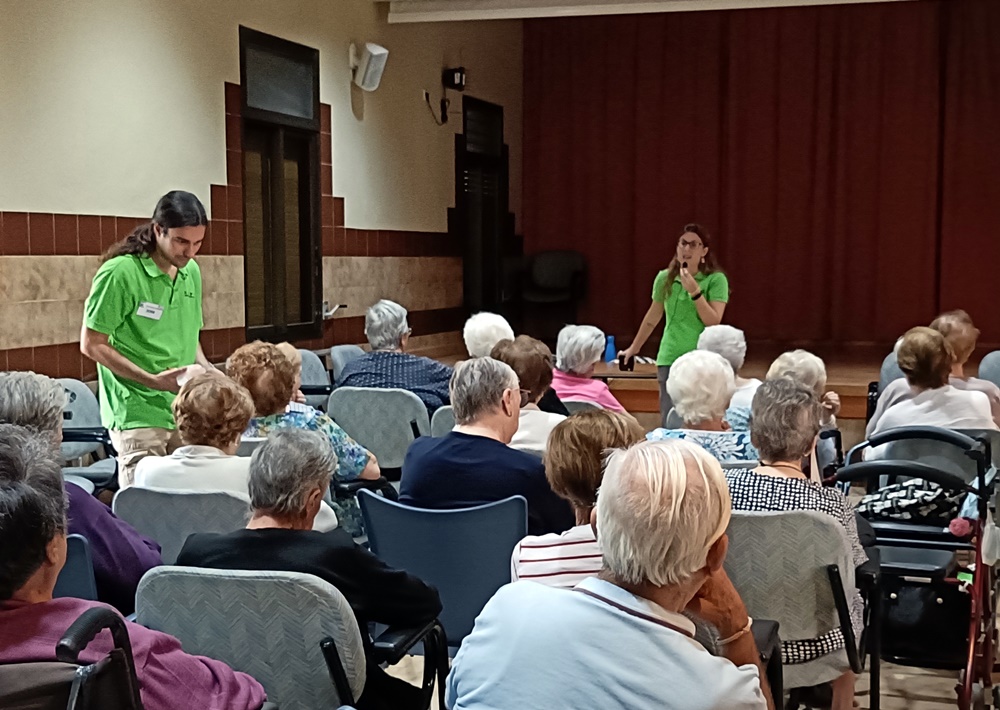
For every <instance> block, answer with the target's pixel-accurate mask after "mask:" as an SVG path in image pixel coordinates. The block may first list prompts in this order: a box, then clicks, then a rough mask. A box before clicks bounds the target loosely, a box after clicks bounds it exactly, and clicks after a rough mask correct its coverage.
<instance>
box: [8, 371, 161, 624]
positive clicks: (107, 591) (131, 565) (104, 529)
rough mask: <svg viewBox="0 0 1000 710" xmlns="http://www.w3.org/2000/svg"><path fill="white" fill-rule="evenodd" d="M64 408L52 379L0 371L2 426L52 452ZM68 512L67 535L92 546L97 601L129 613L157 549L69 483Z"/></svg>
mask: <svg viewBox="0 0 1000 710" xmlns="http://www.w3.org/2000/svg"><path fill="white" fill-rule="evenodd" d="M65 406H66V391H65V390H64V389H63V387H62V385H61V384H59V383H58V382H57V381H56V380H53V379H51V378H48V377H45V376H44V375H36V374H35V373H33V372H0V424H16V425H19V426H24V427H28V428H30V429H33V430H35V431H38V432H42V433H43V434H44V435H45V436H46V437H47V441H48V442H49V444H50V446H51V447H52V449H53V451H54V452H56V453H58V451H59V445H60V443H61V442H62V424H63V409H64V408H65ZM66 512H67V518H68V520H69V528H68V533H69V534H71V535H72V534H78V535H82V536H84V537H85V538H87V540H88V542H89V543H90V554H91V556H92V557H93V561H94V576H95V577H96V580H97V598H98V599H99V600H100V601H102V602H105V603H107V604H110V605H111V606H113V607H115V608H117V609H118V610H119V611H121V612H122V613H123V614H131V613H132V611H133V610H134V607H135V590H136V587H137V586H138V585H139V580H140V579H141V578H142V575H143V574H145V573H146V571H147V570H149V569H151V568H152V567H156V566H157V565H160V564H162V563H163V561H162V559H161V558H160V546H159V545H157V544H156V543H155V542H153V541H152V540H150V539H148V538H146V537H144V536H142V535H140V534H139V533H138V532H137V531H136V530H135V528H133V527H132V526H131V525H129V524H128V523H126V522H125V521H124V520H120V519H119V518H117V517H116V516H115V515H114V514H113V513H112V512H111V509H110V508H108V506H106V505H105V504H104V503H102V502H101V501H99V500H98V499H97V498H95V497H94V496H92V495H90V493H88V492H87V491H85V490H84V489H83V488H81V487H79V486H77V485H75V484H73V483H67V484H66ZM2 546H5V545H0V547H2Z"/></svg>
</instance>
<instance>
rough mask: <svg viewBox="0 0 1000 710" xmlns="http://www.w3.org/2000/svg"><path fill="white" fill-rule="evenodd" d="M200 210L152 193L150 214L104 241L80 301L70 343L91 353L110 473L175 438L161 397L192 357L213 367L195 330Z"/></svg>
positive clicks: (182, 196)
mask: <svg viewBox="0 0 1000 710" xmlns="http://www.w3.org/2000/svg"><path fill="white" fill-rule="evenodd" d="M207 225H208V217H207V215H206V214H205V208H204V206H203V205H202V204H201V201H200V200H199V199H198V198H197V197H195V196H194V195H192V194H191V193H190V192H182V191H180V190H175V191H174V192H170V193H167V194H166V195H164V196H163V197H161V198H160V201H159V202H158V203H157V204H156V209H155V210H154V211H153V217H152V219H151V220H150V221H149V222H146V223H145V224H143V225H142V226H140V227H137V228H136V229H135V230H134V231H133V232H132V233H131V234H129V235H128V236H127V237H126V238H125V239H123V240H121V241H120V242H118V243H116V244H114V245H112V246H111V248H109V249H108V251H107V252H105V254H104V257H103V263H102V264H101V267H100V268H99V269H98V270H97V274H96V275H95V276H94V281H93V284H92V285H91V288H90V295H89V296H88V297H87V302H86V304H85V306H84V318H83V328H82V332H81V335H80V350H81V351H82V352H83V354H84V355H86V356H87V357H89V358H91V359H92V360H94V361H95V362H96V363H97V376H98V380H99V384H100V400H101V421H102V423H103V424H104V426H105V428H107V429H108V430H109V432H110V434H111V440H112V442H113V443H114V445H115V449H117V451H118V481H119V485H120V486H121V487H122V488H124V487H126V486H128V485H131V484H132V476H133V474H134V471H135V466H136V464H138V463H139V460H140V459H142V458H143V457H145V456H165V455H167V454H168V453H170V452H171V451H172V450H173V449H175V448H177V447H178V446H180V439H179V437H178V436H177V432H176V430H175V429H176V427H175V425H174V418H173V415H172V414H171V411H170V405H171V404H172V403H173V401H174V396H175V395H176V393H177V391H178V390H179V389H180V385H181V384H183V383H182V382H180V381H179V380H178V378H180V377H182V376H184V375H186V374H191V373H190V372H189V371H188V370H187V368H188V367H189V366H191V365H194V364H196V363H197V364H198V365H201V366H202V367H204V368H205V369H207V370H208V371H209V372H215V368H213V367H212V365H211V363H209V361H208V359H207V358H206V357H205V354H204V353H203V352H202V349H201V345H200V344H199V343H198V335H199V333H200V331H201V328H202V326H203V324H204V323H203V321H202V312H201V305H202V304H201V295H202V286H201V270H200V269H199V268H198V263H197V262H196V261H195V260H194V256H195V254H197V253H198V249H200V248H201V244H202V241H203V240H204V239H205V228H206V226H207Z"/></svg>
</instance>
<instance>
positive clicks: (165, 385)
mask: <svg viewBox="0 0 1000 710" xmlns="http://www.w3.org/2000/svg"><path fill="white" fill-rule="evenodd" d="M191 367H198V369H199V370H202V371H203V368H201V367H200V366H197V365H192V366H191ZM189 369H190V368H188V367H174V368H171V369H170V370H164V371H163V372H161V373H160V374H158V375H152V381H151V382H150V387H152V388H153V389H155V390H162V391H164V392H173V393H174V394H177V393H178V392H180V391H181V383H180V382H179V380H180V379H181V377H183V376H184V375H185V374H186V373H187V371H188V370H189ZM188 379H190V378H189V377H188V378H185V380H184V381H185V382H186V381H187V380H188Z"/></svg>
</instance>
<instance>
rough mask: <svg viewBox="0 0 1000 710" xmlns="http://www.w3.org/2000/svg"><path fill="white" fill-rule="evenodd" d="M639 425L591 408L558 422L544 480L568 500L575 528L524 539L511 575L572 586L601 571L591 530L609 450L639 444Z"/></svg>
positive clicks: (551, 435)
mask: <svg viewBox="0 0 1000 710" xmlns="http://www.w3.org/2000/svg"><path fill="white" fill-rule="evenodd" d="M642 439H643V430H642V427H640V426H639V424H638V423H637V422H636V421H635V419H633V418H632V417H630V416H627V415H624V414H619V413H618V412H610V411H608V410H606V409H592V410H586V411H583V412H577V413H576V414H574V415H573V416H571V417H569V418H567V419H565V420H564V421H562V422H561V423H559V424H558V425H557V426H556V427H555V428H554V429H553V430H552V433H551V434H550V435H549V444H548V448H547V449H546V450H545V457H544V461H545V478H546V479H547V480H548V482H549V486H550V487H551V488H552V490H553V491H554V492H555V493H556V495H558V496H559V497H560V498H563V499H565V500H567V501H569V503H570V505H572V506H573V512H574V514H575V515H576V527H573V528H570V529H569V530H567V531H566V532H564V533H550V534H548V535H529V536H528V537H526V538H524V539H523V540H521V542H519V543H518V544H517V546H516V547H515V548H514V553H513V555H512V556H511V577H512V579H513V581H517V580H518V579H532V580H534V581H536V582H540V583H542V584H548V585H550V586H555V587H565V588H571V587H573V586H575V585H576V584H577V582H579V581H581V580H582V579H584V578H585V577H587V576H588V575H590V574H592V573H596V572H597V571H599V570H600V568H601V548H600V545H598V543H597V538H596V536H595V535H594V530H593V528H592V527H591V526H590V514H591V512H592V511H593V509H594V505H595V504H596V503H597V489H598V488H600V487H601V479H602V477H603V476H604V459H605V455H606V453H607V452H608V451H611V450H614V449H620V448H624V447H627V446H631V445H632V444H635V443H637V442H640V441H642Z"/></svg>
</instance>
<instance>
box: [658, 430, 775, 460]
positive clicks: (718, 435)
mask: <svg viewBox="0 0 1000 710" xmlns="http://www.w3.org/2000/svg"><path fill="white" fill-rule="evenodd" d="M646 438H647V439H648V440H649V441H663V440H664V439H685V440H687V441H690V442H693V443H695V444H698V446H700V447H701V448H703V449H705V451H707V452H708V453H710V454H712V456H714V457H715V458H717V459H718V460H719V461H757V460H758V459H759V458H760V455H759V454H758V453H757V449H755V448H754V447H753V445H752V444H751V443H750V433H749V432H746V431H698V430H695V429H654V430H653V431H651V432H649V433H648V434H646Z"/></svg>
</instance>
